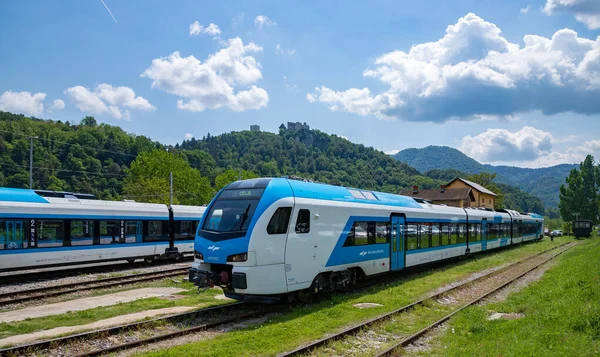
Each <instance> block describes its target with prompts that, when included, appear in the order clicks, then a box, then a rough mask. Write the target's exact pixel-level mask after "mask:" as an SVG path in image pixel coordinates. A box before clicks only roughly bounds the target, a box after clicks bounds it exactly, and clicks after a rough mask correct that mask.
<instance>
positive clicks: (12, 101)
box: [0, 90, 46, 115]
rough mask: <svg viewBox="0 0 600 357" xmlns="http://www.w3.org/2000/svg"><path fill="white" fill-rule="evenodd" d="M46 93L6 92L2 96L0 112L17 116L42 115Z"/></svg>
mask: <svg viewBox="0 0 600 357" xmlns="http://www.w3.org/2000/svg"><path fill="white" fill-rule="evenodd" d="M44 99H46V93H35V94H31V93H29V92H13V91H10V90H9V91H6V92H4V93H2V95H0V110H3V111H6V112H12V113H17V114H28V115H41V114H42V113H43V112H44V103H43V102H44Z"/></svg>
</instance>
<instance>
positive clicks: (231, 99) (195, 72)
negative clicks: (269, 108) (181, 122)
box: [141, 37, 269, 111]
mask: <svg viewBox="0 0 600 357" xmlns="http://www.w3.org/2000/svg"><path fill="white" fill-rule="evenodd" d="M260 51H262V48H261V47H259V46H257V45H255V44H254V43H252V42H250V43H249V44H248V45H244V43H243V41H242V40H241V39H240V38H238V37H236V38H233V39H230V40H229V41H228V42H227V47H226V48H223V49H221V50H220V51H218V52H216V53H214V54H212V55H210V56H209V57H208V58H207V59H206V61H204V63H203V62H201V61H200V60H198V59H197V58H196V57H194V56H188V57H181V55H180V53H179V52H173V53H172V54H171V55H169V56H168V57H161V58H156V59H154V60H153V61H152V65H151V66H150V67H148V68H147V69H146V70H145V71H144V73H142V75H141V76H142V77H147V78H150V79H152V80H153V81H152V88H158V89H161V90H163V91H165V92H168V93H171V94H175V95H177V96H179V97H182V98H184V99H180V100H178V101H177V107H178V108H179V109H185V110H190V111H204V110H206V109H217V108H221V107H228V108H230V109H232V110H234V111H244V110H248V109H259V108H262V107H265V106H266V105H267V102H268V101H269V95H268V94H267V92H266V91H265V90H264V89H262V88H258V87H257V86H255V85H253V84H254V83H255V82H257V81H258V80H259V79H260V78H262V73H261V71H260V69H261V66H260V64H259V63H258V62H257V61H256V59H255V58H254V57H252V56H250V55H248V54H249V53H253V52H260ZM236 90H237V92H236Z"/></svg>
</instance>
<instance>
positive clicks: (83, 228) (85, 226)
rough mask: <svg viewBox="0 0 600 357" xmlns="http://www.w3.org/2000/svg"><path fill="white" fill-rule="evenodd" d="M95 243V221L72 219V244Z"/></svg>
mask: <svg viewBox="0 0 600 357" xmlns="http://www.w3.org/2000/svg"><path fill="white" fill-rule="evenodd" d="M93 244H94V221H71V245H93Z"/></svg>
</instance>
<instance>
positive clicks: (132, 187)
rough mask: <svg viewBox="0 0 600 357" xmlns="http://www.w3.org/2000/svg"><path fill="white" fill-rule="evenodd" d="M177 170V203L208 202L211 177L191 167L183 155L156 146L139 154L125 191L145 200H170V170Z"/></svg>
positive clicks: (127, 178) (174, 177) (174, 199)
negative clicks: (204, 175) (209, 178)
mask: <svg viewBox="0 0 600 357" xmlns="http://www.w3.org/2000/svg"><path fill="white" fill-rule="evenodd" d="M170 172H173V203H177V204H186V205H201V204H204V203H208V202H209V201H210V199H211V197H212V195H211V193H212V189H211V187H210V181H209V180H208V178H206V177H203V176H202V175H201V174H200V171H198V170H196V169H193V168H192V167H190V164H189V163H188V162H187V161H186V159H185V158H184V157H183V156H181V155H176V154H172V153H170V152H167V151H162V150H158V149H156V150H153V151H151V152H143V153H141V154H139V155H138V156H137V157H136V159H135V160H134V161H133V162H132V163H131V166H130V167H129V169H128V170H127V177H126V178H125V185H124V190H123V191H124V195H125V196H126V197H129V198H133V199H136V198H139V199H140V201H144V202H155V203H169V173H170Z"/></svg>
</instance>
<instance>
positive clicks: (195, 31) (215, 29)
mask: <svg viewBox="0 0 600 357" xmlns="http://www.w3.org/2000/svg"><path fill="white" fill-rule="evenodd" d="M203 33H205V34H208V35H211V36H217V35H220V34H221V29H220V28H219V26H218V25H215V24H213V23H210V25H208V26H207V27H202V25H200V23H199V22H198V21H194V23H192V24H191V25H190V36H197V35H200V34H203Z"/></svg>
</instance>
